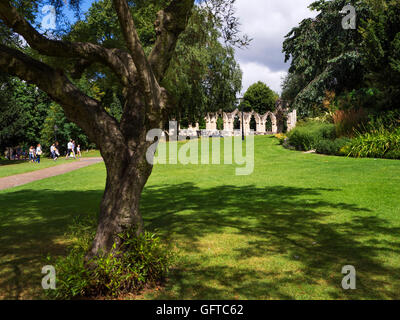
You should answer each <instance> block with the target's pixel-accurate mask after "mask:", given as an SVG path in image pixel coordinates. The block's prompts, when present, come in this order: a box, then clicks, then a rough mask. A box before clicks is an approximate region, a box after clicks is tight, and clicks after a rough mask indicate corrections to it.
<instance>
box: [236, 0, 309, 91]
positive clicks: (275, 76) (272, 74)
mask: <svg viewBox="0 0 400 320" xmlns="http://www.w3.org/2000/svg"><path fill="white" fill-rule="evenodd" d="M312 2H314V0H237V2H236V7H237V15H238V17H239V18H240V22H241V24H242V25H241V30H242V31H243V32H244V33H246V34H247V35H248V36H249V37H250V38H253V41H252V43H251V45H250V47H249V48H248V49H244V50H241V49H238V50H237V52H236V58H237V60H238V62H239V63H240V65H241V68H242V70H243V92H244V91H246V89H247V88H248V86H249V85H251V84H252V83H254V82H257V81H259V80H260V81H263V82H265V83H266V84H267V85H268V86H270V87H271V89H273V90H274V91H277V92H281V88H280V85H281V78H282V77H283V76H284V75H285V74H286V72H287V69H288V68H289V64H288V63H286V64H285V63H284V54H283V53H282V43H283V41H284V37H285V35H286V34H288V33H289V32H290V30H291V29H292V28H293V27H295V26H297V25H298V24H299V22H301V21H302V20H303V19H305V18H308V17H314V16H315V15H316V13H315V12H312V11H310V10H309V9H308V6H309V5H310V4H311V3H312Z"/></svg>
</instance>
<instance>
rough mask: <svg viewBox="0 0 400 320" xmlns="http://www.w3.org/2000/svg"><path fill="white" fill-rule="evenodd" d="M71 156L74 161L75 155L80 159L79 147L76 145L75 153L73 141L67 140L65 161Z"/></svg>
mask: <svg viewBox="0 0 400 320" xmlns="http://www.w3.org/2000/svg"><path fill="white" fill-rule="evenodd" d="M71 154H72V155H73V157H74V159H76V156H77V155H78V157H82V154H81V146H80V145H79V144H78V146H77V147H76V153H75V141H74V140H72V139H71V140H69V142H68V143H67V155H66V156H65V159H68V157H70V155H71Z"/></svg>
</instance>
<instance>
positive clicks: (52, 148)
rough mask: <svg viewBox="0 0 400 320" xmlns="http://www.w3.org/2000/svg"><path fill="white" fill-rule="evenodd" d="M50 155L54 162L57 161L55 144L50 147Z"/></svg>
mask: <svg viewBox="0 0 400 320" xmlns="http://www.w3.org/2000/svg"><path fill="white" fill-rule="evenodd" d="M50 154H51V157H52V158H53V160H54V161H56V160H57V155H56V145H55V144H54V143H53V144H52V145H51V147H50Z"/></svg>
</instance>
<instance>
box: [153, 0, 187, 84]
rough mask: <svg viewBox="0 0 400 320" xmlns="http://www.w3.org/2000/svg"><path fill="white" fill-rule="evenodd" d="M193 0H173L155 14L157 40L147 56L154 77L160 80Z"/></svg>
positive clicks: (184, 24)
mask: <svg viewBox="0 0 400 320" xmlns="http://www.w3.org/2000/svg"><path fill="white" fill-rule="evenodd" d="M193 5H194V0H173V1H172V2H171V3H170V5H169V6H168V7H167V8H166V9H165V10H161V11H159V12H158V14H157V20H156V23H155V27H156V33H157V40H156V43H155V45H154V47H153V50H152V51H151V53H150V56H149V62H150V65H151V67H152V69H153V72H154V74H155V77H156V79H157V80H158V81H159V82H161V80H162V79H163V78H164V75H165V73H166V71H167V69H168V67H169V64H170V61H171V59H172V56H173V54H174V51H175V47H176V43H177V41H178V37H179V35H180V34H181V33H182V32H183V31H184V30H185V29H186V25H187V23H188V20H189V18H190V15H191V11H192V8H193Z"/></svg>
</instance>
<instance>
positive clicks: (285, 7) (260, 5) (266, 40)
mask: <svg viewBox="0 0 400 320" xmlns="http://www.w3.org/2000/svg"><path fill="white" fill-rule="evenodd" d="M93 1H94V0H86V1H82V8H81V9H82V11H81V12H86V11H87V9H88V8H89V6H90V4H91V3H92V2H93ZM313 1H314V0H236V8H237V12H236V15H237V16H238V18H239V19H240V23H241V31H242V32H243V33H246V34H247V35H248V36H249V37H250V38H253V41H252V42H251V44H250V46H249V47H248V48H247V49H237V50H236V59H237V61H238V62H239V64H240V67H241V69H242V71H243V88H242V92H241V94H244V92H245V91H246V90H247V88H248V87H249V86H250V85H251V84H253V83H255V82H257V81H262V82H265V83H266V84H267V85H268V86H269V87H270V88H271V89H272V90H274V91H276V92H278V93H281V83H282V79H283V78H284V77H285V75H286V74H287V70H288V69H289V63H285V62H284V58H285V57H284V54H283V53H282V43H283V41H284V37H285V35H286V34H288V33H289V32H290V30H291V29H292V28H293V27H295V26H297V25H298V24H299V23H300V22H301V20H303V19H305V18H309V17H315V16H316V13H315V12H312V11H310V10H309V9H308V6H309V5H310V4H311V3H312V2H313ZM67 11H68V10H67ZM68 15H69V16H70V17H72V15H70V13H69V14H68Z"/></svg>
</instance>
